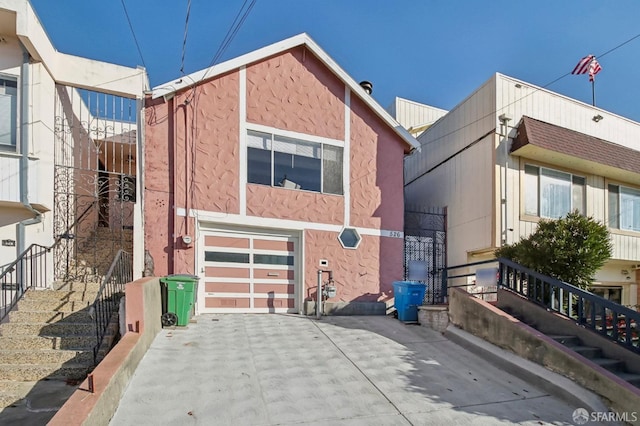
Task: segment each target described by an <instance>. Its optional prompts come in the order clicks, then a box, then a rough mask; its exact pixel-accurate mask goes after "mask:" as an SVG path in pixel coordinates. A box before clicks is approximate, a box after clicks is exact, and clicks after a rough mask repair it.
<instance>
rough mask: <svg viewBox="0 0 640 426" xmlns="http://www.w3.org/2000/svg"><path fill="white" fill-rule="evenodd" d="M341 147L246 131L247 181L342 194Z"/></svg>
mask: <svg viewBox="0 0 640 426" xmlns="http://www.w3.org/2000/svg"><path fill="white" fill-rule="evenodd" d="M342 157H343V148H342V147H339V146H334V145H329V144H324V143H319V142H310V141H304V140H300V139H294V138H289V137H284V136H280V135H275V134H271V133H263V132H255V131H248V132H247V182H249V183H256V184H260V185H268V186H279V187H283V188H289V189H300V190H305V191H313V192H322V193H328V194H338V195H342V193H343V182H342V179H343V177H342V175H343V173H342V161H343V158H342Z"/></svg>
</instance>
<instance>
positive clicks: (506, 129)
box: [498, 114, 511, 247]
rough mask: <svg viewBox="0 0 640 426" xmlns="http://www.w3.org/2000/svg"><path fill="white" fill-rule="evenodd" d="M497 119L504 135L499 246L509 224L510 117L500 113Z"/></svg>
mask: <svg viewBox="0 0 640 426" xmlns="http://www.w3.org/2000/svg"><path fill="white" fill-rule="evenodd" d="M498 119H499V120H500V123H502V129H504V134H503V135H502V136H503V137H504V140H503V142H502V143H503V146H504V176H503V177H502V179H503V184H502V186H503V191H504V192H503V193H502V200H501V202H502V216H503V220H502V221H503V226H504V228H503V234H502V242H501V244H500V246H501V247H502V246H505V245H506V244H508V243H509V241H508V238H507V236H508V235H509V225H508V214H509V211H508V210H507V201H508V200H507V198H508V193H507V182H508V180H509V179H508V170H509V121H511V117H509V116H508V115H507V114H501V115H500V116H499V117H498Z"/></svg>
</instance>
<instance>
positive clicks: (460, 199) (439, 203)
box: [404, 74, 640, 308]
mask: <svg viewBox="0 0 640 426" xmlns="http://www.w3.org/2000/svg"><path fill="white" fill-rule="evenodd" d="M586 84H587V83H586V82H585V87H586ZM585 90H586V89H585ZM418 140H419V142H420V144H421V150H419V151H417V150H416V151H414V153H413V154H412V155H411V156H409V157H407V158H406V159H405V171H404V179H405V200H406V203H407V204H411V205H424V206H429V207H440V208H447V212H448V215H447V253H448V255H447V256H448V259H447V262H448V264H449V265H456V264H464V263H469V262H475V261H480V260H484V259H490V258H492V257H493V252H494V250H495V249H496V248H498V247H501V246H502V245H504V244H511V243H514V242H517V241H519V240H520V239H521V238H523V237H526V236H528V235H530V234H531V233H532V232H533V231H534V230H535V229H536V226H537V223H538V221H539V220H540V219H541V218H558V217H561V216H563V215H565V214H566V213H568V212H569V211H571V210H574V209H578V210H579V211H581V212H583V213H584V214H585V215H588V216H591V217H593V218H595V219H597V220H600V221H602V222H603V223H605V224H607V225H608V227H609V231H610V233H611V240H612V243H613V257H612V258H611V259H610V261H609V262H607V264H606V265H605V266H604V267H603V268H602V269H601V270H600V271H598V273H597V274H596V276H595V287H594V289H593V291H594V292H595V293H597V294H600V295H602V296H604V297H606V298H609V299H611V300H613V301H616V302H618V303H622V304H623V305H628V306H632V307H636V308H637V305H638V303H639V299H640V297H639V290H638V284H639V283H640V269H639V268H640V123H637V122H635V121H632V120H630V119H627V118H624V117H621V116H618V115H616V114H613V113H611V112H608V111H605V110H602V109H599V108H596V107H593V106H591V105H588V104H585V103H583V102H580V101H577V100H575V99H571V98H568V97H566V96H562V95H560V94H557V93H553V92H551V91H548V90H545V89H542V88H540V87H537V86H534V85H532V84H529V83H526V82H524V81H520V80H516V79H514V78H511V77H508V76H504V75H501V74H495V75H494V76H492V77H491V78H490V79H489V80H488V81H487V82H486V83H484V84H483V85H482V86H481V87H479V88H478V89H477V90H476V91H475V92H473V93H472V94H470V95H469V96H468V97H467V98H466V99H464V100H463V101H462V102H461V103H460V104H458V105H457V106H456V107H455V108H453V109H452V110H451V111H450V112H449V113H447V114H446V115H445V116H444V117H442V118H440V119H439V120H438V121H437V122H436V123H434V124H433V125H432V126H430V127H429V128H428V129H427V130H426V131H425V132H424V133H422V134H421V135H420V136H419V137H418Z"/></svg>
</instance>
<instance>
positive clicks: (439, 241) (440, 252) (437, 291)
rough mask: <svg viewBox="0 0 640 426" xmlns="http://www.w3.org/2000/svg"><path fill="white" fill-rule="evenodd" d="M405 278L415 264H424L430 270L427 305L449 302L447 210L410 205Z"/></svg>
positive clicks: (406, 221) (407, 210)
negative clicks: (445, 271) (444, 273)
mask: <svg viewBox="0 0 640 426" xmlns="http://www.w3.org/2000/svg"><path fill="white" fill-rule="evenodd" d="M404 224H405V225H404V278H405V280H407V279H409V278H410V277H409V267H410V265H411V262H420V263H422V265H423V266H424V267H425V269H426V271H427V275H426V277H424V278H425V279H423V280H418V281H416V282H419V283H423V284H426V286H427V288H426V292H425V297H424V301H423V304H425V305H435V304H441V303H446V301H447V287H446V283H445V286H444V287H443V286H442V278H441V277H442V271H443V269H444V268H445V266H446V261H447V256H446V211H445V210H443V209H433V208H424V207H415V206H407V208H406V210H405V214H404Z"/></svg>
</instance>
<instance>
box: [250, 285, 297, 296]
mask: <svg viewBox="0 0 640 426" xmlns="http://www.w3.org/2000/svg"><path fill="white" fill-rule="evenodd" d="M253 291H254V292H255V293H269V292H270V291H272V292H274V293H283V294H293V293H294V291H295V286H294V285H293V284H271V283H256V284H254V285H253Z"/></svg>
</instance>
